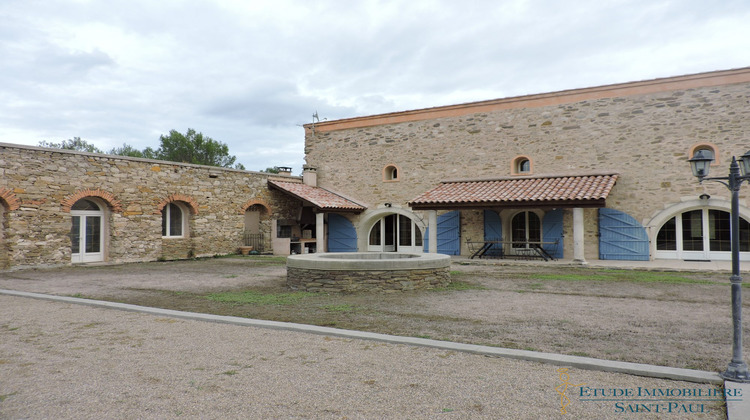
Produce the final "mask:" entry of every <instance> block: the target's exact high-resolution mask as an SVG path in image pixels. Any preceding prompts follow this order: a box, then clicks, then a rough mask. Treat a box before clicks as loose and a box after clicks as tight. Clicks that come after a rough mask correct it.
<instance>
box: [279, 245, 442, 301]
mask: <svg viewBox="0 0 750 420" xmlns="http://www.w3.org/2000/svg"><path fill="white" fill-rule="evenodd" d="M450 265H451V259H450V257H449V256H448V255H442V254H403V253H396V252H335V253H333V252H331V253H320V254H300V255H290V256H289V257H288V258H287V260H286V272H287V274H286V284H287V285H288V286H289V288H291V289H293V290H304V291H309V292H344V293H352V292H362V291H367V292H377V291H381V292H396V291H404V290H415V289H432V288H435V287H444V286H447V285H448V284H449V283H450V281H451V278H450Z"/></svg>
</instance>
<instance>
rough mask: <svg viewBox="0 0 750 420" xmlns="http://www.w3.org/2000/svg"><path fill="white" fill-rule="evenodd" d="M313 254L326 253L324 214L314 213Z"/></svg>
mask: <svg viewBox="0 0 750 420" xmlns="http://www.w3.org/2000/svg"><path fill="white" fill-rule="evenodd" d="M315 252H326V226H325V213H323V212H320V213H315Z"/></svg>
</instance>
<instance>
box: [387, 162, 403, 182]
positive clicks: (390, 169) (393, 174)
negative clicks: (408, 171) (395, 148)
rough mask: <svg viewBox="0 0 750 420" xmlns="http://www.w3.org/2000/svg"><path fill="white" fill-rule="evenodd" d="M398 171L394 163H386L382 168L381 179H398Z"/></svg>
mask: <svg viewBox="0 0 750 420" xmlns="http://www.w3.org/2000/svg"><path fill="white" fill-rule="evenodd" d="M399 172H400V171H399V170H398V167H397V166H396V165H388V166H386V167H385V168H384V169H383V181H398V180H399V176H400V173H399Z"/></svg>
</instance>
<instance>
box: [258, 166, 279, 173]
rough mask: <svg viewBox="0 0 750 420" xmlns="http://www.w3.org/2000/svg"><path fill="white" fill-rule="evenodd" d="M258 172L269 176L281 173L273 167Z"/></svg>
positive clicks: (277, 168) (276, 167)
mask: <svg viewBox="0 0 750 420" xmlns="http://www.w3.org/2000/svg"><path fill="white" fill-rule="evenodd" d="M259 172H266V173H269V174H277V173H279V172H281V171H279V167H278V166H274V167H273V168H271V167H268V168H266V169H261V170H260V171H259Z"/></svg>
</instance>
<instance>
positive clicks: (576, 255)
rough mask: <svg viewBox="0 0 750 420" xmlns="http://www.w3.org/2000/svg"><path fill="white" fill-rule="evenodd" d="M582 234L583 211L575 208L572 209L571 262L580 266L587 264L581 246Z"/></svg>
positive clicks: (583, 229)
mask: <svg viewBox="0 0 750 420" xmlns="http://www.w3.org/2000/svg"><path fill="white" fill-rule="evenodd" d="M584 233H585V228H584V226H583V209H582V208H580V207H576V208H574V209H573V262H574V263H578V264H581V265H585V264H587V262H586V257H585V252H584V250H585V248H584V245H583V236H584Z"/></svg>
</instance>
